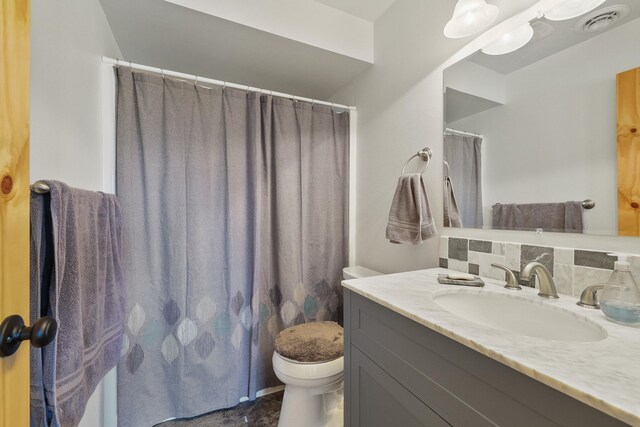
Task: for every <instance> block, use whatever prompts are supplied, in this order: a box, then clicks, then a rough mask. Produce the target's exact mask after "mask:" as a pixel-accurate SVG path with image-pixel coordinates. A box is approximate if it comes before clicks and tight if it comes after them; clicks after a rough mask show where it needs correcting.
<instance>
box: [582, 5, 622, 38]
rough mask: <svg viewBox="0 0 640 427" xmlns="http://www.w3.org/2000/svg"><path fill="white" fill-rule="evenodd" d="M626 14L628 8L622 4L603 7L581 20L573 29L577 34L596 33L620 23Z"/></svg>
mask: <svg viewBox="0 0 640 427" xmlns="http://www.w3.org/2000/svg"><path fill="white" fill-rule="evenodd" d="M628 14H629V6H627V5H624V4H620V5H615V6H609V7H605V8H603V9H600V10H596V11H595V12H593V13H591V14H589V15H587V16H585V17H584V18H582V19H581V20H580V21H579V22H578V23H577V24H576V27H575V29H576V31H578V32H582V31H584V32H586V33H597V32H598V31H604V30H605V29H607V28H609V27H611V26H612V25H614V24H615V23H617V22H619V21H621V20H622V19H623V18H624V17H625V16H627V15H628Z"/></svg>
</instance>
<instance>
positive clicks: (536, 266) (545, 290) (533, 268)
mask: <svg viewBox="0 0 640 427" xmlns="http://www.w3.org/2000/svg"><path fill="white" fill-rule="evenodd" d="M534 274H535V275H536V276H537V277H538V283H539V284H540V292H539V293H538V295H540V296H541V297H545V298H558V292H557V291H556V284H555V282H554V281H553V276H551V272H550V271H549V269H548V268H547V267H545V266H544V265H542V264H540V263H539V262H530V263H529V264H527V265H525V266H524V267H523V268H522V271H521V272H520V279H521V280H523V281H525V282H528V281H530V280H531V277H532V276H533V275H534Z"/></svg>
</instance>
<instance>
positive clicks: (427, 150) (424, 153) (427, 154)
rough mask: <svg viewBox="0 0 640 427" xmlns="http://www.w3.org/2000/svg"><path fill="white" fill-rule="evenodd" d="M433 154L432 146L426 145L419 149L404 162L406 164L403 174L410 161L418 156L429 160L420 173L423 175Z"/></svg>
mask: <svg viewBox="0 0 640 427" xmlns="http://www.w3.org/2000/svg"><path fill="white" fill-rule="evenodd" d="M432 155H433V153H432V152H431V148H429V147H424V148H423V149H422V150H420V151H418V152H417V153H416V154H414V155H413V156H411V157H409V160H407V161H406V162H405V163H404V166H403V167H402V175H404V171H405V169H406V168H407V165H408V164H409V162H411V160H413V159H415V158H416V157H420V158H421V159H422V160H423V161H425V162H427V164H426V165H424V167H423V168H422V170H421V171H420V175H422V174H423V173H424V171H426V170H427V168H428V167H429V163H430V162H431V156H432Z"/></svg>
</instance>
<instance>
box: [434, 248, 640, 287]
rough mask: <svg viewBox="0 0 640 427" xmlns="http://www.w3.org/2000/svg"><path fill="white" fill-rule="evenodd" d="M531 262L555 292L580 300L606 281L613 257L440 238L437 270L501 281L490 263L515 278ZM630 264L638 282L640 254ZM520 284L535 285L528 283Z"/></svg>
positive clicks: (639, 277) (603, 254)
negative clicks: (586, 291)
mask: <svg viewBox="0 0 640 427" xmlns="http://www.w3.org/2000/svg"><path fill="white" fill-rule="evenodd" d="M531 261H537V262H539V263H541V264H543V265H544V266H545V267H547V268H548V269H549V271H550V272H551V274H552V275H553V278H554V281H555V283H556V288H557V289H558V293H561V294H564V295H572V296H577V297H579V296H580V294H581V293H582V291H583V290H584V289H585V288H586V287H588V286H590V285H594V284H597V283H605V282H606V281H607V279H608V278H609V276H610V275H611V272H612V271H613V263H614V262H615V261H616V257H612V256H609V255H607V252H606V251H602V252H600V251H590V250H582V249H573V248H562V247H548V246H535V245H527V244H521V243H510V242H496V241H489V240H474V239H465V238H458V237H446V236H444V237H440V267H444V268H449V269H451V270H456V271H461V272H464V273H471V274H476V275H480V276H484V277H490V278H492V279H497V280H504V279H505V273H504V272H503V271H501V270H499V269H497V268H493V267H491V264H493V263H496V264H502V265H505V266H507V267H508V268H509V269H510V270H511V271H513V272H514V273H515V274H516V277H518V276H519V273H520V270H521V269H522V267H523V266H524V265H525V264H527V263H529V262H531ZM630 261H631V268H632V271H633V275H634V276H635V278H636V280H640V254H638V255H637V256H633V257H631V259H630ZM532 282H533V281H532ZM521 284H522V285H524V286H534V285H533V283H527V282H521Z"/></svg>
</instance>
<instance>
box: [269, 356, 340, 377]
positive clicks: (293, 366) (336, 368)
mask: <svg viewBox="0 0 640 427" xmlns="http://www.w3.org/2000/svg"><path fill="white" fill-rule="evenodd" d="M273 368H274V369H277V370H278V371H279V372H281V373H283V374H284V375H286V376H288V377H291V378H297V379H300V380H316V379H321V378H328V377H331V376H334V375H340V374H342V372H343V371H344V356H340V357H338V358H337V359H333V360H330V361H327V362H298V361H296V360H291V359H288V358H286V357H284V356H282V355H281V354H279V353H278V352H273Z"/></svg>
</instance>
